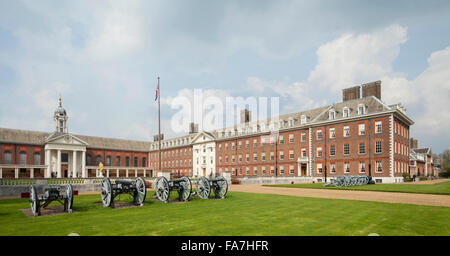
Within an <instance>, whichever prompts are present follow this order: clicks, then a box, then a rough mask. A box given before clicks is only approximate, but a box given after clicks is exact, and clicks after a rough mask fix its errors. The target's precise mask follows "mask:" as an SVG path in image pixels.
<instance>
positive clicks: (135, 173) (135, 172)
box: [134, 169, 137, 177]
mask: <svg viewBox="0 0 450 256" xmlns="http://www.w3.org/2000/svg"><path fill="white" fill-rule="evenodd" d="M134 177H137V169H136V170H134Z"/></svg>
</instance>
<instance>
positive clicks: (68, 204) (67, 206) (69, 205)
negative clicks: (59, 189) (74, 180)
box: [64, 184, 73, 213]
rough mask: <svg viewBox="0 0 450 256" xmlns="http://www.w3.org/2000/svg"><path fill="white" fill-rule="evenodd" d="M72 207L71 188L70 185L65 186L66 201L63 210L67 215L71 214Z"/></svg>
mask: <svg viewBox="0 0 450 256" xmlns="http://www.w3.org/2000/svg"><path fill="white" fill-rule="evenodd" d="M72 205H73V186H72V184H69V185H67V187H66V200H65V204H64V208H65V209H64V210H65V211H67V212H68V213H72Z"/></svg>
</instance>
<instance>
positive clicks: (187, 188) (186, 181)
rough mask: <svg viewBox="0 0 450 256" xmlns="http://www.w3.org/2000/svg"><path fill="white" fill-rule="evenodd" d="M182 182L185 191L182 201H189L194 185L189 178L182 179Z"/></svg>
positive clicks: (181, 196) (182, 192)
mask: <svg viewBox="0 0 450 256" xmlns="http://www.w3.org/2000/svg"><path fill="white" fill-rule="evenodd" d="M181 180H182V182H183V183H182V186H183V191H181V195H180V201H187V200H189V197H190V196H191V192H192V183H191V180H190V179H189V178H188V177H182V178H181Z"/></svg>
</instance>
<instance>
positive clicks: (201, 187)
mask: <svg viewBox="0 0 450 256" xmlns="http://www.w3.org/2000/svg"><path fill="white" fill-rule="evenodd" d="M197 194H198V196H199V197H200V198H201V199H208V198H209V195H210V194H211V186H210V185H209V180H208V179H207V178H206V177H200V179H199V180H198V181H197Z"/></svg>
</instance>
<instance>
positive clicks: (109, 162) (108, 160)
mask: <svg viewBox="0 0 450 256" xmlns="http://www.w3.org/2000/svg"><path fill="white" fill-rule="evenodd" d="M106 165H107V166H111V156H107V157H106Z"/></svg>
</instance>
